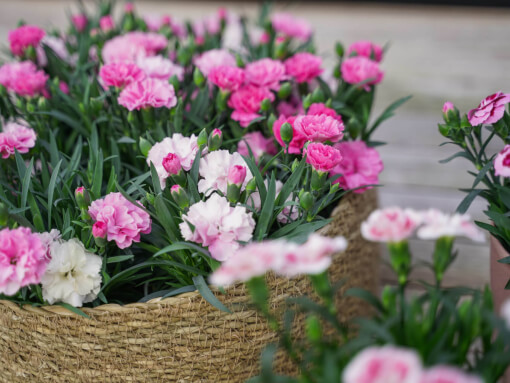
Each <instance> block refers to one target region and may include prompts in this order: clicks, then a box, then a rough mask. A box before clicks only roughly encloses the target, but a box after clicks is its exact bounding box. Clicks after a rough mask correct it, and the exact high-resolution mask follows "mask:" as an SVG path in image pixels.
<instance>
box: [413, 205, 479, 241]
mask: <svg viewBox="0 0 510 383" xmlns="http://www.w3.org/2000/svg"><path fill="white" fill-rule="evenodd" d="M422 222H423V226H422V227H420V229H418V233H417V234H418V238H420V239H427V240H428V239H438V238H441V237H461V236H462V237H466V238H469V239H471V240H473V241H476V242H484V241H485V236H484V234H483V232H482V231H481V230H480V229H478V227H477V226H476V225H475V224H474V223H473V221H472V220H471V217H470V216H469V214H451V215H450V214H445V213H443V212H442V211H440V210H438V209H429V210H427V211H425V212H423V213H422Z"/></svg>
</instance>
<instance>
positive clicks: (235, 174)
mask: <svg viewBox="0 0 510 383" xmlns="http://www.w3.org/2000/svg"><path fill="white" fill-rule="evenodd" d="M245 179H246V166H243V165H234V166H232V167H231V168H230V169H229V170H228V177H227V181H228V184H229V185H236V186H238V187H241V186H242V185H243V182H244V180H245Z"/></svg>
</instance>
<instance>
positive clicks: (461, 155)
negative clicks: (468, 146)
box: [439, 152, 472, 164]
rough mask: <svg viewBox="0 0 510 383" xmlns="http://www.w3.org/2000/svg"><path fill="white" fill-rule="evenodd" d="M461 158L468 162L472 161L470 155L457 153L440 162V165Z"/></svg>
mask: <svg viewBox="0 0 510 383" xmlns="http://www.w3.org/2000/svg"><path fill="white" fill-rule="evenodd" d="M459 157H462V158H465V159H467V160H468V161H472V158H471V156H470V155H469V154H467V153H466V152H457V153H455V154H454V155H453V156H450V157H448V158H445V159H444V160H440V161H439V163H440V164H446V163H448V162H450V161H451V160H454V159H455V158H459Z"/></svg>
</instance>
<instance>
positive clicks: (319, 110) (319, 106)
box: [306, 102, 343, 125]
mask: <svg viewBox="0 0 510 383" xmlns="http://www.w3.org/2000/svg"><path fill="white" fill-rule="evenodd" d="M306 114H308V115H312V116H320V115H321V114H325V115H326V116H330V117H333V118H334V119H335V120H337V121H338V122H340V123H341V124H342V125H343V121H342V116H340V115H339V114H337V113H336V111H335V109H332V108H328V107H327V106H326V104H323V103H321V102H316V103H314V104H312V105H310V107H309V108H308V112H307V113H306Z"/></svg>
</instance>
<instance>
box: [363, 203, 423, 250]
mask: <svg viewBox="0 0 510 383" xmlns="http://www.w3.org/2000/svg"><path fill="white" fill-rule="evenodd" d="M421 222H422V216H421V214H419V213H417V212H416V211H414V210H411V209H402V208H400V207H388V208H385V209H379V210H375V211H373V212H372V213H371V214H370V216H369V217H368V219H367V220H366V221H364V222H363V223H362V224H361V234H362V235H363V237H364V238H365V239H367V240H369V241H373V242H400V241H403V240H406V239H407V238H409V237H410V236H411V235H413V234H414V232H415V231H416V229H417V228H418V226H419V225H420V224H421Z"/></svg>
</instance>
